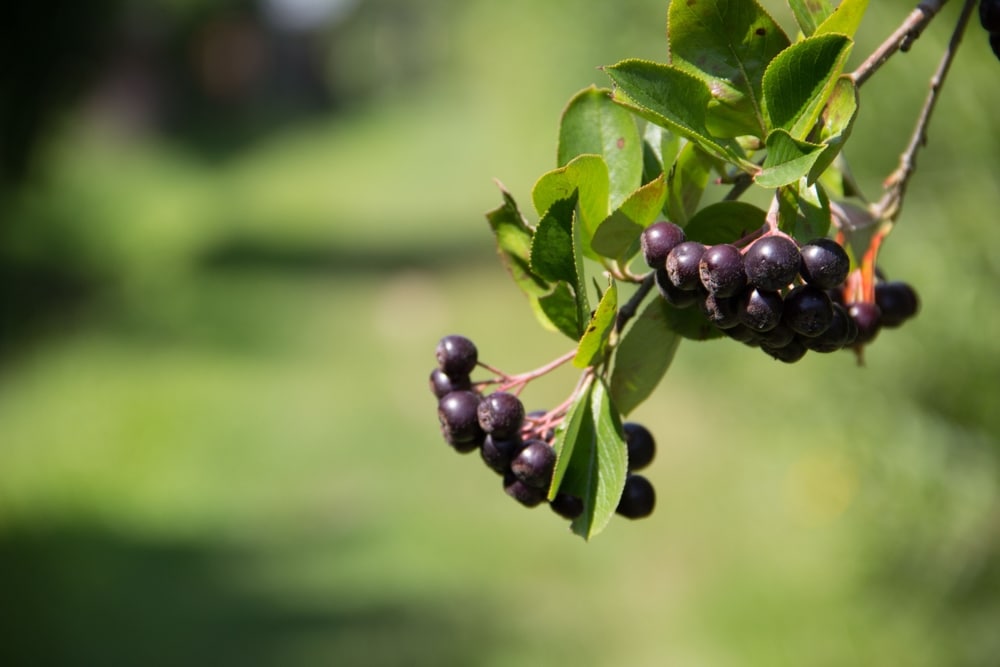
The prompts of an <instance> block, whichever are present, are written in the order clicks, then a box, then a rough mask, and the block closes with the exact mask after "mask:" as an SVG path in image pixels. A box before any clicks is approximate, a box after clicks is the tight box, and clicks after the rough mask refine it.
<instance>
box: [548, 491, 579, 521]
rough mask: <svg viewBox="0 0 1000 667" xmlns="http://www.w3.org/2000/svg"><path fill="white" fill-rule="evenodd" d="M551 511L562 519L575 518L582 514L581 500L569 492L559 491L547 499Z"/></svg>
mask: <svg viewBox="0 0 1000 667" xmlns="http://www.w3.org/2000/svg"><path fill="white" fill-rule="evenodd" d="M549 506H550V507H551V508H552V511H553V512H555V513H556V514H558V515H559V516H561V517H563V518H564V519H571V520H572V519H575V518H576V517H578V516H580V515H581V514H583V500H581V499H580V498H579V497H577V496H574V495H571V494H569V493H563V492H562V491H560V492H559V493H557V494H556V497H555V498H553V499H552V500H551V501H549Z"/></svg>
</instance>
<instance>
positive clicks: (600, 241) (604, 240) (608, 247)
mask: <svg viewBox="0 0 1000 667" xmlns="http://www.w3.org/2000/svg"><path fill="white" fill-rule="evenodd" d="M666 199H667V184H666V180H665V179H664V177H663V174H660V176H659V177H658V178H656V179H655V180H653V181H650V182H649V183H647V184H646V185H644V186H642V187H641V188H639V189H638V190H636V191H635V192H633V193H632V195H631V196H630V197H629V198H628V199H627V200H625V202H624V203H623V204H622V205H621V207H619V208H618V210H616V211H615V212H614V213H612V214H611V215H610V216H608V218H607V219H606V220H605V221H604V222H602V223H601V225H600V227H598V228H597V233H595V234H594V238H593V241H592V245H593V248H594V251H595V252H597V253H598V254H600V255H603V256H604V257H609V258H611V259H616V260H619V261H620V262H622V263H625V262H627V261H628V260H629V259H631V258H632V257H633V256H634V255H635V254H636V252H638V249H639V236H640V235H641V234H642V230H644V229H645V228H646V227H648V226H649V225H650V224H652V223H653V222H655V221H656V220H657V219H658V218H659V217H660V214H661V211H662V209H663V203H664V202H665V201H666Z"/></svg>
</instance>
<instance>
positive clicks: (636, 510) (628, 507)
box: [615, 475, 656, 519]
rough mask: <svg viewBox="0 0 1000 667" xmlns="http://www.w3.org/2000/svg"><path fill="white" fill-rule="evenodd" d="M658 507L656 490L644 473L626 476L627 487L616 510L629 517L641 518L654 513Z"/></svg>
mask: <svg viewBox="0 0 1000 667" xmlns="http://www.w3.org/2000/svg"><path fill="white" fill-rule="evenodd" d="M654 507H656V492H655V491H654V490H653V485H652V484H651V483H650V482H649V480H648V479H646V478H645V477H643V476H642V475H629V476H628V477H626V478H625V488H624V490H622V497H621V500H619V501H618V507H617V508H616V509H615V512H617V513H618V514H620V515H622V516H623V517H625V518H627V519H641V518H643V517H647V516H649V515H650V514H652V513H653V508H654Z"/></svg>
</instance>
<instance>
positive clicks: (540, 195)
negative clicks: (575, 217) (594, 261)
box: [531, 155, 610, 257]
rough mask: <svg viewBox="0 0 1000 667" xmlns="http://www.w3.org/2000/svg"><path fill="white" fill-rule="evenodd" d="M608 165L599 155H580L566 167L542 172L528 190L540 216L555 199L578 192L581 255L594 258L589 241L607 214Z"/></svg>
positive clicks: (608, 211) (564, 197)
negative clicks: (530, 189) (533, 185)
mask: <svg viewBox="0 0 1000 667" xmlns="http://www.w3.org/2000/svg"><path fill="white" fill-rule="evenodd" d="M609 188H610V181H609V180H608V167H607V165H606V164H605V163H604V158H602V157H601V156H600V155H581V156H579V157H576V158H574V159H573V160H571V161H570V162H569V164H567V165H566V166H565V167H560V168H558V169H554V170H553V171H550V172H548V173H545V174H543V175H542V177H541V178H539V179H538V181H537V182H536V183H535V187H534V188H533V189H532V191H531V198H532V201H533V202H534V204H535V210H536V211H538V214H539V215H542V214H543V212H544V211H547V210H548V209H549V208H550V207H551V206H552V205H553V204H554V203H555V202H557V201H559V200H561V199H566V198H567V197H569V196H570V195H572V194H573V193H574V192H576V193H577V198H578V200H577V203H578V205H579V207H580V222H581V225H580V226H581V229H580V243H581V251H582V252H583V254H585V255H588V256H591V257H595V255H594V252H593V250H592V249H591V247H590V240H591V239H592V238H593V236H594V232H595V231H597V226H598V225H600V224H601V222H603V221H604V219H605V218H606V217H608V213H610V210H609V208H608V193H609Z"/></svg>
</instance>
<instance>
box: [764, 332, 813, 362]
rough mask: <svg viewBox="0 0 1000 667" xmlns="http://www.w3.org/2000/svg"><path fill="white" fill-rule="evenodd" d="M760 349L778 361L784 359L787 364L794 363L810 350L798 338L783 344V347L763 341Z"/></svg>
mask: <svg viewBox="0 0 1000 667" xmlns="http://www.w3.org/2000/svg"><path fill="white" fill-rule="evenodd" d="M760 349H762V350H764V352H766V353H767V354H769V355H770V356H772V357H774V358H775V359H777V360H778V361H783V362H785V363H786V364H794V363H795V362H796V361H798V360H799V359H801V358H802V357H804V356H806V352H808V351H809V350H808V349H807V348H806V346H805V345H804V344H803V343H802V341H801V340H799V339H798V338H793V339H792V340H791V341H789V342H788V343H787V344H786V345H782V346H781V347H772V346H770V345H765V344H763V343H762V344H761V346H760Z"/></svg>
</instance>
